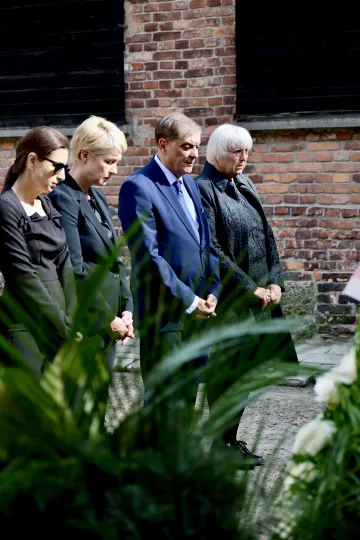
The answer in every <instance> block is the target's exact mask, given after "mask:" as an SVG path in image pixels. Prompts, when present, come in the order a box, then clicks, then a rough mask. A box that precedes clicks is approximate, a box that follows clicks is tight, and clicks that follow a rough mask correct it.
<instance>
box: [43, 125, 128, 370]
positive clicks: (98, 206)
mask: <svg viewBox="0 0 360 540" xmlns="http://www.w3.org/2000/svg"><path fill="white" fill-rule="evenodd" d="M126 149H127V143H126V139H125V135H124V134H123V132H122V131H121V130H120V129H119V128H118V127H117V126H116V125H115V124H113V123H112V122H109V121H107V120H106V119H105V118H100V117H97V116H91V117H90V118H88V119H86V120H85V121H84V122H83V123H82V124H80V126H78V127H77V128H76V129H75V131H74V134H73V137H72V140H71V144H70V154H71V155H70V160H71V166H70V169H69V171H67V172H66V176H65V180H64V182H62V183H61V184H60V185H59V186H58V187H57V188H56V189H55V190H54V191H53V193H52V194H51V202H52V204H53V205H54V206H55V208H57V209H58V210H59V212H60V214H61V218H60V219H61V224H62V226H63V228H64V229H65V233H66V239H67V244H68V246H69V250H70V257H71V262H72V265H73V268H74V272H75V276H76V278H77V283H78V287H80V288H81V287H82V286H83V285H84V283H85V287H86V277H87V276H88V275H89V273H91V271H92V270H94V269H95V268H96V266H97V265H99V264H102V263H103V261H104V260H106V259H107V258H108V255H109V254H110V253H111V252H112V251H113V250H114V248H115V247H116V243H117V235H116V232H115V229H114V227H113V223H112V218H111V214H110V210H109V206H108V203H107V200H106V197H105V195H104V193H103V192H102V191H101V190H100V189H97V188H98V187H103V186H105V185H106V183H107V182H108V181H109V179H110V178H111V176H112V175H113V174H116V173H117V166H118V164H119V162H120V160H121V158H122V154H123V153H124V152H125V151H126ZM90 312H91V313H90V314H92V322H93V328H92V329H91V328H90V329H89V334H91V333H93V332H94V329H96V331H97V332H98V333H99V334H101V335H102V337H103V346H104V347H105V348H106V349H107V358H108V363H109V365H110V367H112V366H113V363H114V360H115V343H116V342H117V341H121V342H122V343H125V342H126V341H127V340H128V339H129V338H132V337H133V320H132V298H131V293H130V288H129V286H128V284H127V280H126V276H125V268H124V266H123V264H122V263H121V262H120V260H119V259H117V260H116V261H115V263H114V264H113V267H112V268H110V269H109V270H108V272H107V274H106V276H105V279H104V281H103V282H102V284H101V287H100V290H99V292H98V294H97V295H96V297H95V301H94V303H93V305H92V306H91V309H90Z"/></svg>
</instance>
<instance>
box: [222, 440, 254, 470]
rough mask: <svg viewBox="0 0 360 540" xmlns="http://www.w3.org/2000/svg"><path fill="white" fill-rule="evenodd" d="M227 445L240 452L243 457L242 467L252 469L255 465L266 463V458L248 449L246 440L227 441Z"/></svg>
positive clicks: (230, 448)
mask: <svg viewBox="0 0 360 540" xmlns="http://www.w3.org/2000/svg"><path fill="white" fill-rule="evenodd" d="M225 446H226V448H228V449H229V450H235V451H236V452H240V454H241V455H242V457H243V463H242V465H243V466H242V467H241V468H242V469H250V470H252V469H254V467H258V466H260V465H263V464H264V458H263V457H261V456H257V455H256V454H253V453H252V452H251V451H250V450H249V449H248V447H247V444H246V442H245V441H235V442H233V443H227V444H226V445H225Z"/></svg>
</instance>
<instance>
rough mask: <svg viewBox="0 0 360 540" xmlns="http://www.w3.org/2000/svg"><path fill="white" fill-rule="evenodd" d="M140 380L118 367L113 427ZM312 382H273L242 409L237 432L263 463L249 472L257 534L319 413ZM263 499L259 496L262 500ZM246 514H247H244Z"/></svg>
mask: <svg viewBox="0 0 360 540" xmlns="http://www.w3.org/2000/svg"><path fill="white" fill-rule="evenodd" d="M204 390H205V388H204V386H203V385H200V388H199V393H198V403H200V402H203V399H202V395H203V392H204ZM142 396H143V384H142V379H141V376H140V374H139V373H116V374H114V378H113V383H112V385H111V388H110V392H109V403H108V412H107V418H106V422H107V425H108V428H109V429H110V430H111V429H113V428H114V427H115V426H116V425H118V424H119V422H120V421H121V419H122V418H124V416H125V415H126V414H127V413H128V412H129V411H130V410H131V409H132V408H133V407H134V406H135V404H136V403H141V401H142ZM314 397H315V394H314V390H313V384H310V385H309V386H306V387H300V388H296V387H290V386H275V387H273V388H270V389H268V390H266V391H265V392H264V393H263V394H262V395H261V396H260V397H258V398H257V399H256V400H254V401H253V402H252V403H251V404H250V405H249V406H248V407H247V408H246V409H245V412H244V414H243V417H242V420H241V424H240V426H239V431H238V438H239V439H243V440H246V441H247V443H248V445H249V447H250V448H252V449H253V450H254V451H255V452H256V453H257V454H260V455H262V456H264V458H265V465H264V466H263V467H257V468H256V469H255V470H254V471H251V472H249V473H244V472H239V475H242V474H248V475H249V477H248V479H249V484H248V486H249V491H248V493H249V500H251V499H252V495H253V493H254V492H255V494H256V495H259V494H260V495H261V497H260V498H259V496H256V497H254V498H253V500H256V504H255V505H254V506H252V507H251V508H250V509H249V516H251V518H250V519H251V521H252V522H253V523H254V525H255V528H256V530H257V531H258V533H257V538H258V539H259V540H267V539H268V536H267V535H266V534H264V532H263V525H262V523H263V521H264V520H266V508H269V505H268V503H269V502H270V503H271V502H273V501H274V500H276V499H277V496H278V489H279V487H280V485H281V473H282V471H283V470H284V468H285V466H286V464H287V462H288V460H289V457H290V454H291V448H292V445H293V442H294V438H295V436H296V433H297V432H298V431H299V428H300V427H301V426H303V425H304V424H306V423H307V422H308V421H309V420H311V419H312V418H314V416H316V415H317V414H319V413H320V412H321V411H322V409H323V405H321V404H319V403H317V402H316V401H315V399H314ZM208 414H209V411H208V407H207V403H206V402H205V407H204V409H203V411H202V418H203V419H204V418H205V417H207V416H208ZM261 501H263V502H261ZM246 519H249V517H247V518H246Z"/></svg>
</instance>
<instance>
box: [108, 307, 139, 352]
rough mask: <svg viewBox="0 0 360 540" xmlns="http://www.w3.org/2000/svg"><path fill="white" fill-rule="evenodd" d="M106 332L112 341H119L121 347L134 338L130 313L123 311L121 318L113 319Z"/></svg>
mask: <svg viewBox="0 0 360 540" xmlns="http://www.w3.org/2000/svg"><path fill="white" fill-rule="evenodd" d="M108 332H109V334H110V337H111V338H112V339H113V341H116V342H118V341H121V344H122V345H125V343H127V342H128V341H129V339H131V338H134V337H135V336H134V325H133V318H132V313H131V312H130V311H123V312H122V314H121V317H115V319H114V320H113V321H111V323H110V325H109V329H108Z"/></svg>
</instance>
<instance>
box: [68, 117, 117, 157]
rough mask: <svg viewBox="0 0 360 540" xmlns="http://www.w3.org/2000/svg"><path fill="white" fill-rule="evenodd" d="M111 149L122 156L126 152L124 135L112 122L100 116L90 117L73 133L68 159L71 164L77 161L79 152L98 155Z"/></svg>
mask: <svg viewBox="0 0 360 540" xmlns="http://www.w3.org/2000/svg"><path fill="white" fill-rule="evenodd" d="M111 148H116V149H117V150H119V152H121V153H122V154H123V153H124V152H126V150H127V142H126V138H125V135H124V133H123V132H122V131H121V129H119V128H118V127H117V126H116V125H115V124H114V123H113V122H110V121H109V120H106V119H105V118H101V116H90V117H89V118H87V119H86V120H84V122H82V123H81V124H80V125H79V126H78V127H77V128H76V129H75V131H74V133H73V136H72V138H71V142H70V159H71V162H72V163H74V162H75V161H76V160H77V159H79V154H80V152H81V150H88V151H89V152H91V153H92V154H98V155H99V154H104V153H105V152H106V151H107V150H110V149H111Z"/></svg>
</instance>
